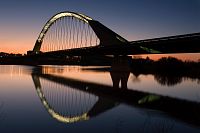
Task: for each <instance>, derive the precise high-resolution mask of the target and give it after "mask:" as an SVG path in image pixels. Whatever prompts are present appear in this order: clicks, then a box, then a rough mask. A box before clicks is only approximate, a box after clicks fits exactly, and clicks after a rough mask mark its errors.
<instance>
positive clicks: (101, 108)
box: [32, 68, 200, 127]
mask: <svg viewBox="0 0 200 133" xmlns="http://www.w3.org/2000/svg"><path fill="white" fill-rule="evenodd" d="M41 69H42V68H39V69H36V70H34V71H33V73H32V77H33V81H34V84H35V87H36V88H41V85H40V83H39V78H44V79H46V80H48V81H49V82H54V83H57V84H62V85H67V86H71V87H72V88H74V89H76V90H80V91H83V92H86V93H91V94H93V95H96V96H98V97H99V101H97V102H96V103H95V105H94V106H93V108H92V109H90V110H89V111H88V112H87V113H86V114H87V115H86V116H88V117H87V118H91V117H93V116H96V115H99V114H100V113H102V112H105V111H107V110H108V109H111V108H113V107H115V106H116V105H118V104H116V103H125V104H128V105H131V106H134V107H139V108H146V109H153V110H160V111H162V112H165V114H167V115H169V116H168V117H173V119H176V120H179V121H182V122H186V123H189V124H192V125H194V126H198V127H200V115H199V113H198V111H199V110H200V104H199V103H196V102H191V101H187V100H181V99H176V98H171V97H166V96H158V95H154V94H149V93H145V92H138V91H134V90H129V89H115V88H113V87H112V86H107V85H103V84H97V83H91V82H86V81H81V80H77V79H71V78H66V77H60V76H56V75H51V74H42V73H41ZM38 95H40V97H41V95H42V93H38ZM102 99H103V100H102ZM42 103H43V105H44V104H47V102H42ZM49 107H50V106H49ZM45 108H46V105H45ZM144 111H145V110H144ZM147 111H148V110H147ZM48 112H49V111H48ZM54 112H55V111H54ZM49 113H50V114H51V115H52V114H54V115H55V116H56V115H58V116H56V117H54V118H55V119H58V120H60V119H61V120H63V119H64V118H63V117H60V116H59V114H58V113H56V112H55V113H52V112H51V111H50V112H49ZM188 114H192V115H188ZM83 118H85V117H82V118H80V119H78V121H80V120H84V119H83ZM85 120H86V119H85ZM63 122H66V121H63ZM71 122H72V121H71ZM73 122H77V121H75V120H73Z"/></svg>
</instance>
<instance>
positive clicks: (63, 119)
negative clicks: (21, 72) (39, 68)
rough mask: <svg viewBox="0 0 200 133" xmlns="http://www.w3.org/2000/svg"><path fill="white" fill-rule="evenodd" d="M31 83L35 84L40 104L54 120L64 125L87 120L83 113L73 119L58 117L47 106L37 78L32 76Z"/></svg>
mask: <svg viewBox="0 0 200 133" xmlns="http://www.w3.org/2000/svg"><path fill="white" fill-rule="evenodd" d="M32 78H33V81H34V83H35V85H36V86H35V87H36V91H37V93H38V96H39V98H40V100H41V102H42V104H43V105H44V107H45V108H46V110H47V111H48V112H49V114H51V116H52V117H53V118H55V119H57V120H58V121H60V122H64V123H73V122H77V121H81V120H88V119H89V117H88V115H87V113H83V114H82V115H80V116H75V117H64V116H62V115H60V114H59V113H57V112H55V111H54V110H53V109H52V107H51V106H50V105H49V104H48V102H47V100H46V98H45V96H44V94H43V92H42V89H41V88H42V87H41V85H40V81H39V78H38V77H37V76H34V75H33V76H32Z"/></svg>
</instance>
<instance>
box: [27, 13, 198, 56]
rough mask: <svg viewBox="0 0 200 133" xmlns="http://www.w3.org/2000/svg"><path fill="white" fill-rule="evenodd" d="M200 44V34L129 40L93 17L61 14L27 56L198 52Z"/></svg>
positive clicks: (44, 29)
mask: <svg viewBox="0 0 200 133" xmlns="http://www.w3.org/2000/svg"><path fill="white" fill-rule="evenodd" d="M199 43H200V33H193V34H185V35H177V36H170V37H163V38H155V39H147V40H138V41H128V40H126V39H125V38H123V37H122V36H120V35H118V34H117V33H115V32H114V31H112V30H111V29H109V28H107V27H106V26H104V25H103V24H101V23H100V22H98V21H96V20H94V19H92V18H91V17H88V16H86V15H84V14H81V13H75V12H61V13H58V14H56V15H54V16H53V17H52V18H51V19H50V20H49V21H47V23H46V24H45V26H44V27H43V29H42V31H41V33H40V34H39V37H38V39H37V40H36V43H35V45H34V48H33V50H31V51H28V55H46V56H55V55H58V56H84V55H134V54H163V53H199V52H200V45H199Z"/></svg>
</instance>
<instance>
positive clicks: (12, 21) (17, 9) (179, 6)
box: [0, 0, 200, 53]
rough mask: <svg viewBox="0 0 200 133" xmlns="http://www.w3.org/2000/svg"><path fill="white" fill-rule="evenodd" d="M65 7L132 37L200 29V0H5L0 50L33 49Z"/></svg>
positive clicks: (1, 5) (0, 13) (0, 22)
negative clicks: (50, 21) (40, 35)
mask: <svg viewBox="0 0 200 133" xmlns="http://www.w3.org/2000/svg"><path fill="white" fill-rule="evenodd" d="M61 11H73V12H80V13H83V14H86V15H88V16H90V17H92V18H93V19H95V20H98V21H100V22H101V23H102V24H104V25H106V26H107V27H109V28H110V29H112V30H114V31H115V32H117V33H118V34H120V35H121V36H123V37H124V38H126V39H128V40H130V41H132V40H138V39H147V38H155V37H163V36H171V35H179V34H187V33H194V32H200V0H154V1H153V3H152V2H151V0H138V1H136V0H121V1H119V0H99V1H94V0H93V1H92V0H79V1H77V0H73V1H72V0H54V1H50V0H1V2H0V18H1V19H0V52H9V53H10V52H14V53H26V51H28V50H31V49H32V48H33V46H34V43H35V41H36V39H37V37H38V35H39V33H40V31H41V29H42V27H43V26H44V24H45V23H46V21H48V19H49V18H50V17H52V16H53V15H54V14H56V13H58V12H61Z"/></svg>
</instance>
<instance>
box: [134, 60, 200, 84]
mask: <svg viewBox="0 0 200 133" xmlns="http://www.w3.org/2000/svg"><path fill="white" fill-rule="evenodd" d="M199 68H200V62H194V61H182V60H179V59H176V58H174V57H163V58H161V59H159V60H157V61H153V60H151V59H149V58H146V59H141V58H140V59H133V60H132V62H131V70H132V72H133V74H134V75H136V76H138V75H140V74H152V75H154V78H155V79H156V80H157V81H158V82H159V83H160V84H161V85H168V86H172V85H175V84H178V83H181V82H182V80H183V79H184V78H190V79H193V80H197V82H199V81H200V69H199Z"/></svg>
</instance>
